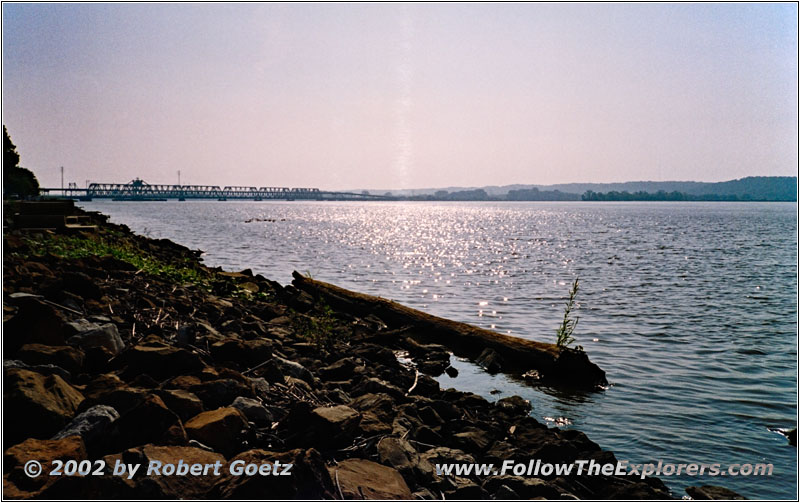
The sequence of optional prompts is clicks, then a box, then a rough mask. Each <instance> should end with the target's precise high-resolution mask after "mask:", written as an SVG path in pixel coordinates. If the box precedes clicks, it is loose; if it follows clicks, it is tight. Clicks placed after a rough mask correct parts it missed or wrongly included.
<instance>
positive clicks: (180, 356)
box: [117, 345, 205, 379]
mask: <svg viewBox="0 0 800 503" xmlns="http://www.w3.org/2000/svg"><path fill="white" fill-rule="evenodd" d="M117 360H118V361H119V365H125V366H127V368H126V371H125V374H126V375H128V376H136V375H139V374H147V375H149V376H151V377H154V378H156V379H163V378H166V377H172V376H178V375H183V374H190V373H192V372H197V371H198V370H201V369H202V368H203V367H205V365H204V364H203V362H202V360H200V358H199V357H198V356H197V355H196V354H194V353H190V352H189V351H187V350H185V349H182V348H175V347H170V346H157V347H151V346H141V345H140V346H134V347H132V348H130V349H128V350H127V351H126V352H125V353H123V354H122V355H120V357H118V358H117Z"/></svg>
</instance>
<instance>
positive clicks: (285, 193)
mask: <svg viewBox="0 0 800 503" xmlns="http://www.w3.org/2000/svg"><path fill="white" fill-rule="evenodd" d="M40 190H41V191H42V192H43V193H45V194H48V195H59V196H63V197H69V198H74V199H83V200H88V199H116V200H122V201H148V200H149V201H153V200H163V199H178V200H188V199H217V200H219V201H225V200H228V199H250V200H254V201H262V200H265V199H283V200H287V201H291V200H295V199H305V200H315V201H386V200H392V199H394V198H392V197H387V196H378V195H372V194H365V193H361V194H358V193H355V192H331V191H324V190H319V189H317V188H298V187H295V188H289V187H243V186H226V187H219V186H218V185H151V184H149V183H147V182H145V181H144V180H140V179H139V178H136V179H134V180H131V181H130V182H128V183H92V184H89V186H88V187H87V188H85V189H79V188H77V187H75V186H72V187H69V188H66V189H63V188H42V189H40Z"/></svg>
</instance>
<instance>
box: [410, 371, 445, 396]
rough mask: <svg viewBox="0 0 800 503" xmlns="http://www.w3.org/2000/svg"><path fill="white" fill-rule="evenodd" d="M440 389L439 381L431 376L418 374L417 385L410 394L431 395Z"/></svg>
mask: <svg viewBox="0 0 800 503" xmlns="http://www.w3.org/2000/svg"><path fill="white" fill-rule="evenodd" d="M439 391H441V388H440V387H439V381H437V380H436V379H434V378H432V377H431V376H428V375H425V374H420V375H419V376H418V377H417V386H416V387H415V388H414V390H413V391H411V393H410V394H411V395H413V396H427V397H431V396H433V395H435V394H437V393H439Z"/></svg>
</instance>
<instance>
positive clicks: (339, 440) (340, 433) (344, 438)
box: [311, 405, 361, 445]
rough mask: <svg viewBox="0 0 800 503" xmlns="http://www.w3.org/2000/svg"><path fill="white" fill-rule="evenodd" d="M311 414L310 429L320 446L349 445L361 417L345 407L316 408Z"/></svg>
mask: <svg viewBox="0 0 800 503" xmlns="http://www.w3.org/2000/svg"><path fill="white" fill-rule="evenodd" d="M311 414H312V418H313V419H312V424H313V426H312V427H313V428H314V429H315V432H316V435H315V436H316V437H317V439H318V441H320V442H321V443H322V444H321V445H341V444H348V445H349V444H350V440H351V436H352V434H353V433H354V432H355V431H356V429H357V426H358V423H359V421H360V420H361V415H360V414H359V413H358V412H357V411H355V410H353V409H351V408H350V407H348V406H346V405H335V406H333V407H317V408H316V409H314V410H312V411H311Z"/></svg>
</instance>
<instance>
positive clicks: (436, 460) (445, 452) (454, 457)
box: [420, 447, 475, 466]
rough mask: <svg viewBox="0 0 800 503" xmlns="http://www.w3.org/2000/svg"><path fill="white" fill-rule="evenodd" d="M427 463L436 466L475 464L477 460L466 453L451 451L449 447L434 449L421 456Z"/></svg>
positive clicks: (456, 450)
mask: <svg viewBox="0 0 800 503" xmlns="http://www.w3.org/2000/svg"><path fill="white" fill-rule="evenodd" d="M420 457H421V458H422V459H424V460H425V461H427V462H429V463H431V464H432V465H434V466H436V464H443V463H459V464H473V463H475V458H473V457H472V456H470V455H469V454H467V453H466V452H464V451H461V450H458V449H451V448H449V447H434V448H433V449H430V450H427V451H425V452H423V453H421V454H420Z"/></svg>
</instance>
